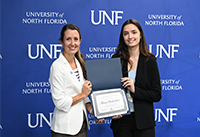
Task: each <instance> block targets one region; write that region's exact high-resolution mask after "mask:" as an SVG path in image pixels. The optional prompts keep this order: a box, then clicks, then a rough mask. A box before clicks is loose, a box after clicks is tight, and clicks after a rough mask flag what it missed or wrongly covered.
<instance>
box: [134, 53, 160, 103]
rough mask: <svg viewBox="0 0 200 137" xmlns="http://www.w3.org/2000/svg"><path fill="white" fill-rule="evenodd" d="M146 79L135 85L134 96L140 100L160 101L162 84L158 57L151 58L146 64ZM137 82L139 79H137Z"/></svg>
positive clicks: (144, 76)
mask: <svg viewBox="0 0 200 137" xmlns="http://www.w3.org/2000/svg"><path fill="white" fill-rule="evenodd" d="M145 69H146V70H145V73H146V74H144V75H142V76H143V78H144V80H143V81H141V79H140V83H137V84H136V85H135V94H134V98H135V99H138V100H143V101H148V102H158V101H160V99H161V98H162V97H161V84H160V75H159V71H158V66H157V62H156V59H155V58H154V57H151V58H149V61H148V62H147V64H146V68H145ZM136 82H137V81H136Z"/></svg>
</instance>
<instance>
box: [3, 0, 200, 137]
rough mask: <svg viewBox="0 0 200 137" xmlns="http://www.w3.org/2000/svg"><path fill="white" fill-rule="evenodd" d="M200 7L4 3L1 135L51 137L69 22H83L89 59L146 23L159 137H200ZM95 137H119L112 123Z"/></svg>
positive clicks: (184, 0) (178, 0) (109, 0)
mask: <svg viewBox="0 0 200 137" xmlns="http://www.w3.org/2000/svg"><path fill="white" fill-rule="evenodd" d="M199 7H200V1H197V0H159V1H158V0H148V1H147V0H117V1H116V0H95V1H84V0H71V1H70V0H57V1H56V0H48V1H45V0H34V1H33V0H32V1H30V0H29V1H22V0H15V1H14V0H1V19H0V20H1V24H0V26H1V33H0V41H1V44H0V72H1V73H0V75H1V76H0V78H1V79H0V81H1V82H0V88H1V89H0V97H1V99H0V100H1V101H0V105H1V107H0V112H1V113H0V136H1V137H12V136H15V137H44V136H45V137H47V136H50V122H51V118H52V115H53V114H52V113H53V108H54V105H53V102H52V99H51V91H50V85H49V82H48V78H49V69H50V65H51V63H52V62H53V61H54V60H55V59H56V58H58V55H59V53H60V51H61V45H60V43H59V40H58V39H59V36H60V31H61V28H62V27H63V26H64V24H66V23H74V24H76V25H77V26H78V27H79V28H80V30H81V34H82V37H83V40H82V43H81V52H82V53H83V54H84V55H85V58H86V60H94V59H104V58H110V57H111V55H112V54H113V53H114V52H115V50H116V47H117V44H118V38H119V33H120V29H121V26H122V24H123V23H124V22H125V21H126V20H127V19H129V18H134V19H136V20H138V21H139V22H140V24H141V25H142V27H143V29H144V33H145V36H146V40H147V44H148V46H149V49H150V51H151V52H152V53H153V54H155V55H156V56H157V61H158V66H159V71H160V76H161V84H162V96H163V98H162V100H161V101H160V102H159V103H155V120H156V124H157V126H156V136H157V137H188V136H190V137H197V136H200V132H199V128H200V105H199V104H200V99H199V95H200V94H199V93H200V90H199V85H200V82H199V76H200V41H199V36H200V17H199V13H200V8H199ZM89 122H90V125H91V130H90V131H88V134H89V137H93V136H96V137H111V136H112V131H111V129H110V127H109V126H110V122H111V119H106V121H105V123H104V124H102V125H97V124H96V123H95V122H94V120H93V117H92V116H91V115H89Z"/></svg>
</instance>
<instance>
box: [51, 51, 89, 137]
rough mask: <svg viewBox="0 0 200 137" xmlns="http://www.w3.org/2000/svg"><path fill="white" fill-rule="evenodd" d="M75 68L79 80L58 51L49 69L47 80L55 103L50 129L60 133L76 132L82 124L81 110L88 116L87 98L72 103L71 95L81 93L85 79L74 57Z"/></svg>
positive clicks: (71, 133) (73, 133) (72, 133)
mask: <svg viewBox="0 0 200 137" xmlns="http://www.w3.org/2000/svg"><path fill="white" fill-rule="evenodd" d="M75 61H76V65H77V69H78V71H79V75H80V81H78V79H77V77H76V76H75V74H74V71H73V70H72V68H71V66H70V64H69V63H68V61H67V60H66V58H65V57H64V56H63V54H62V53H60V56H59V58H58V59H56V60H55V61H54V62H53V63H52V65H51V69H50V78H49V82H50V84H51V94H52V99H53V102H54V104H55V109H54V113H53V119H52V121H51V130H53V131H54V132H57V133H62V134H70V135H75V134H77V133H78V132H79V131H80V129H81V127H82V124H83V112H84V113H85V116H86V119H87V125H88V128H90V127H89V124H88V118H87V112H86V108H85V103H87V102H90V100H89V98H85V99H84V100H82V101H81V102H79V103H77V104H75V105H73V106H71V105H72V101H73V100H72V97H73V96H76V95H77V94H79V93H81V91H82V85H83V83H84V81H85V79H84V77H83V72H82V69H81V66H80V64H79V61H78V60H77V59H76V58H75Z"/></svg>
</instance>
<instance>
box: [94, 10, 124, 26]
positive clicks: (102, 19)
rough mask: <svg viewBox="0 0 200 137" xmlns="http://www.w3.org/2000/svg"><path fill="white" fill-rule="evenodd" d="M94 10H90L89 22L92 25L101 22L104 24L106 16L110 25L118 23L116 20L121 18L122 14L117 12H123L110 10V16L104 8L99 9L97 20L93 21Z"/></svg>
mask: <svg viewBox="0 0 200 137" xmlns="http://www.w3.org/2000/svg"><path fill="white" fill-rule="evenodd" d="M94 12H95V11H94V10H91V22H92V24H94V25H99V24H100V23H101V22H102V25H105V24H106V21H105V20H106V18H107V20H108V21H109V22H110V24H112V25H118V20H119V19H122V16H120V15H119V14H123V11H111V13H112V16H111V17H110V16H109V15H108V14H107V12H106V11H105V10H99V20H98V21H97V22H95V17H94V15H95V14H94Z"/></svg>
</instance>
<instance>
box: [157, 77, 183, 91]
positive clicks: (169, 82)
mask: <svg viewBox="0 0 200 137" xmlns="http://www.w3.org/2000/svg"><path fill="white" fill-rule="evenodd" d="M180 81H181V80H180V79H178V80H176V79H161V80H160V83H161V85H162V91H164V90H176V91H177V90H183V87H182V85H180Z"/></svg>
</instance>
